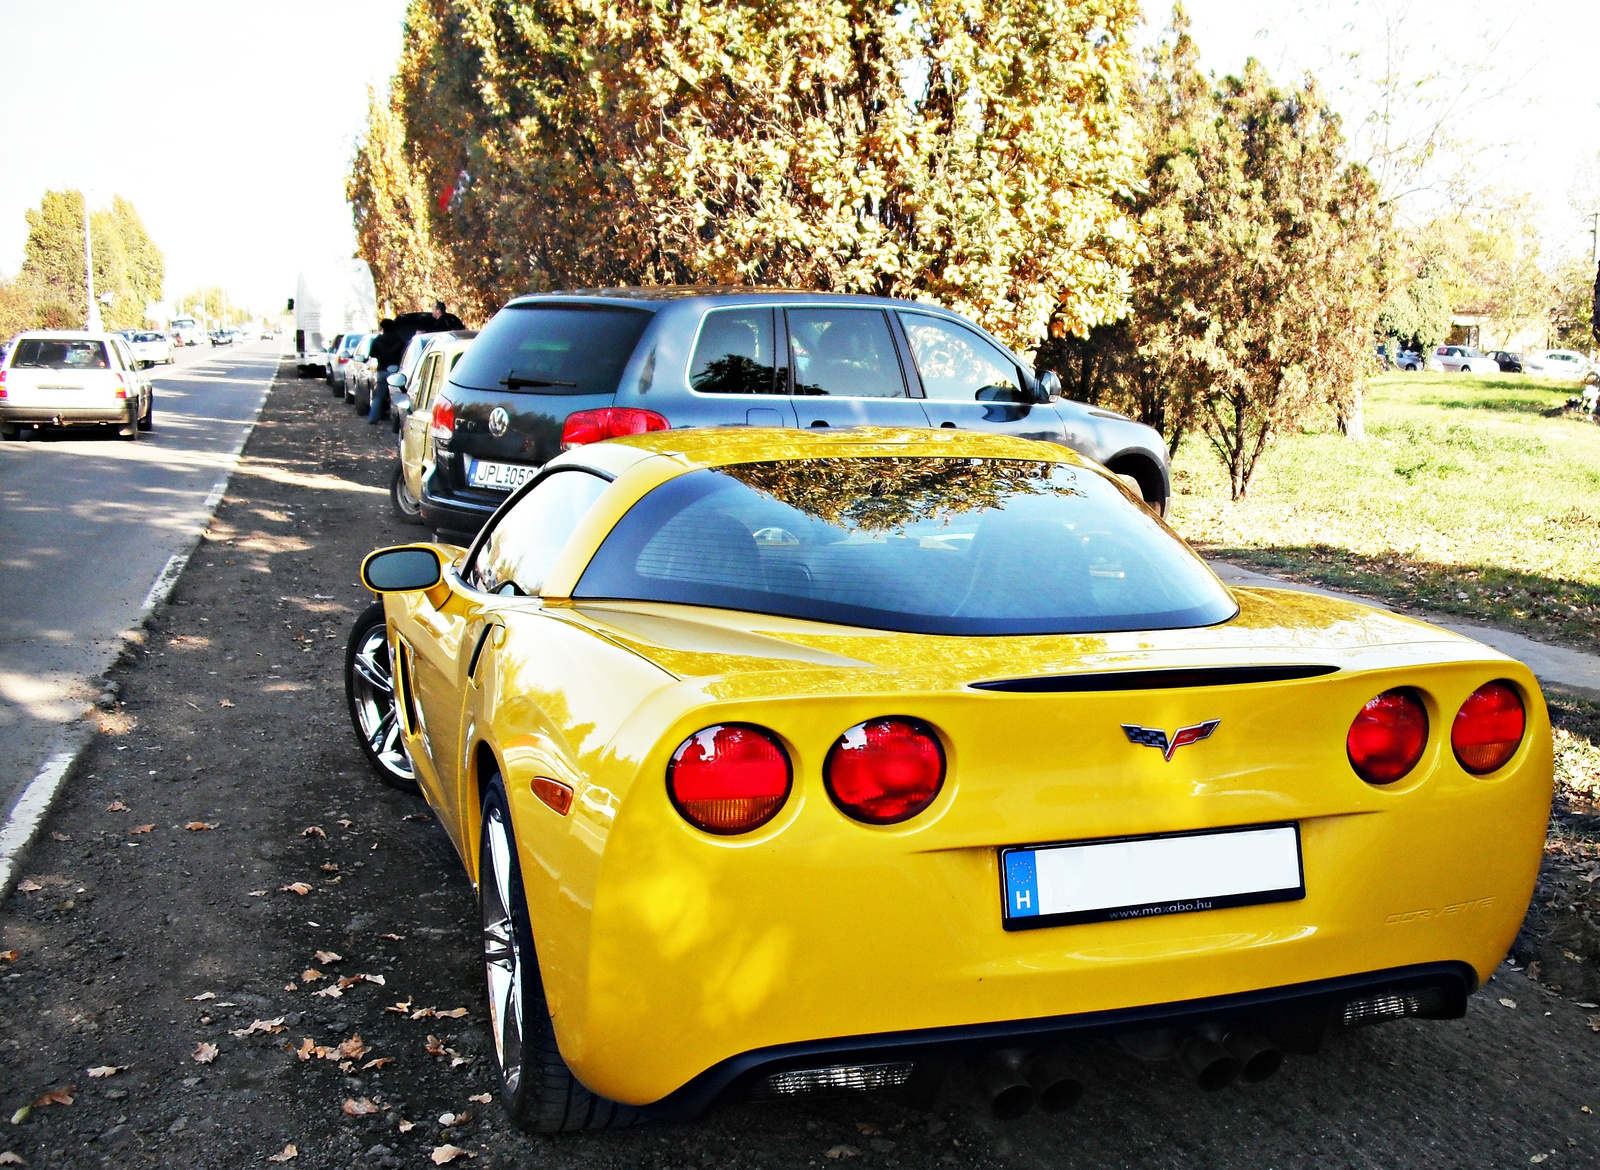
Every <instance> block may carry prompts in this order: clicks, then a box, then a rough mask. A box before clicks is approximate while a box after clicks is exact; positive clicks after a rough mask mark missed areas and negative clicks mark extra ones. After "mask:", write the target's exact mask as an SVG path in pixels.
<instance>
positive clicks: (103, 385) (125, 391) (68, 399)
mask: <svg viewBox="0 0 1600 1170" xmlns="http://www.w3.org/2000/svg"><path fill="white" fill-rule="evenodd" d="M41 425H44V426H79V425H89V426H114V427H116V428H118V429H117V433H118V434H119V435H121V436H122V437H123V438H124V439H138V437H139V432H140V431H148V430H150V429H151V428H152V427H153V426H154V425H155V392H154V390H153V389H152V388H151V385H150V380H149V379H148V378H146V377H145V376H144V375H143V374H141V373H139V371H138V368H137V363H136V362H135V361H134V358H133V351H132V350H131V349H130V348H129V347H128V342H127V339H125V338H124V337H122V336H121V335H120V334H116V333H88V332H83V331H79V330H46V329H41V330H36V331H32V332H28V333H22V334H19V335H18V336H17V338H16V342H15V344H14V345H13V347H12V350H11V352H10V353H9V354H7V355H6V359H5V364H4V365H3V366H0V439H14V438H16V437H17V434H18V432H19V430H20V428H22V427H24V426H29V427H35V428H37V427H39V426H41Z"/></svg>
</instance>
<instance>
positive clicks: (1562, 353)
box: [1522, 349, 1594, 381]
mask: <svg viewBox="0 0 1600 1170" xmlns="http://www.w3.org/2000/svg"><path fill="white" fill-rule="evenodd" d="M1592 369H1594V363H1593V362H1591V361H1590V360H1589V359H1588V358H1586V357H1584V356H1583V355H1582V354H1581V353H1579V352H1577V351H1576V350H1572V349H1536V350H1534V351H1533V352H1532V353H1525V354H1523V355H1522V370H1523V372H1524V373H1527V374H1539V375H1540V376H1542V377H1545V378H1570V379H1572V380H1573V381H1576V380H1578V379H1579V378H1582V377H1584V376H1585V375H1586V374H1588V373H1589V371H1590V370H1592Z"/></svg>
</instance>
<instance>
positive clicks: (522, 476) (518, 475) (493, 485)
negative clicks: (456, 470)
mask: <svg viewBox="0 0 1600 1170" xmlns="http://www.w3.org/2000/svg"><path fill="white" fill-rule="evenodd" d="M538 474H539V469H538V468H537V467H531V466H529V465H528V464H526V463H491V462H490V461H489V460H487V459H471V458H469V459H468V460H467V483H468V485H469V486H471V487H475V488H488V489H490V490H491V491H497V492H514V491H516V490H517V489H518V488H519V487H521V486H522V485H523V484H525V483H527V482H528V481H529V480H530V479H532V478H533V477H534V476H536V475H538Z"/></svg>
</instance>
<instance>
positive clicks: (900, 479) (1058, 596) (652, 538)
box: [573, 457, 1236, 634]
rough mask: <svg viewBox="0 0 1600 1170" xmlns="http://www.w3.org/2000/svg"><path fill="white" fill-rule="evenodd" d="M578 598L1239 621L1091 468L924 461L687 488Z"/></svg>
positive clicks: (1085, 625) (1190, 561) (628, 536)
mask: <svg viewBox="0 0 1600 1170" xmlns="http://www.w3.org/2000/svg"><path fill="white" fill-rule="evenodd" d="M573 596H574V597H577V598H584V599H594V600H598V599H617V600H630V601H665V602H678V603H681V604H685V605H704V606H713V607H717V608H721V609H734V610H743V611H747V612H753V613H767V614H776V615H781V616H784V617H794V618H807V619H812V620H816V621H825V622H834V623H839V624H843V625H852V626H866V627H870V628H874V629H884V630H900V631H907V632H912V633H928V634H1067V633H1090V632H1099V631H1108V630H1143V629H1173V628H1182V627H1191V626H1203V625H1212V624H1214V623H1216V622H1220V621H1225V620H1226V619H1228V618H1230V617H1232V616H1233V614H1234V613H1235V612H1236V607H1235V606H1234V604H1233V599H1232V598H1231V597H1230V596H1229V594H1228V592H1227V591H1226V590H1225V589H1224V588H1223V587H1222V585H1221V584H1220V583H1219V582H1218V581H1217V579H1216V578H1215V577H1214V576H1213V575H1212V574H1211V572H1210V571H1209V570H1208V569H1207V568H1206V567H1205V565H1204V564H1203V563H1202V562H1201V561H1200V559H1199V558H1198V557H1196V556H1195V555H1194V554H1193V553H1192V552H1190V551H1189V549H1188V548H1187V547H1186V546H1184V545H1183V544H1182V543H1181V542H1180V541H1179V540H1178V539H1177V538H1176V537H1174V536H1173V535H1172V534H1171V533H1170V532H1169V531H1167V529H1166V528H1164V527H1163V526H1162V525H1161V523H1160V522H1159V521H1158V520H1156V519H1155V517H1153V516H1152V515H1151V514H1150V513H1149V512H1147V511H1146V510H1145V509H1144V508H1142V507H1141V506H1139V505H1138V504H1136V503H1134V502H1133V501H1132V500H1131V499H1129V498H1128V497H1127V496H1126V495H1124V494H1123V492H1122V491H1121V490H1120V489H1119V488H1118V487H1116V486H1114V485H1113V484H1112V483H1111V482H1110V481H1108V480H1107V479H1105V478H1103V477H1102V476H1100V475H1099V474H1097V473H1095V472H1093V471H1090V470H1088V469H1087V468H1081V467H1074V466H1072V465H1069V464H1061V463H1049V462H1033V461H1026V460H1000V459H942V458H923V457H914V458H866V459H812V460H794V461H784V462H771V463H747V464H739V465H735V466H731V467H723V468H717V469H714V470H712V469H706V470H700V471H694V472H690V473H688V474H687V475H682V476H678V477H677V478H675V479H672V480H669V481H668V482H667V483H664V484H662V485H661V486H660V487H658V488H655V489H654V490H653V491H651V492H650V493H649V494H647V495H646V496H644V497H643V498H642V499H641V500H639V501H638V502H637V503H636V504H634V506H633V507H632V508H631V509H629V511H628V513H627V514H626V515H625V516H624V517H623V518H622V519H621V520H620V521H618V523H617V525H616V526H615V527H614V528H613V529H612V531H611V533H610V535H608V536H607V537H606V539H605V541H604V543H602V545H601V546H600V548H599V550H598V551H597V552H596V553H595V555H594V557H593V558H592V559H591V560H590V562H589V565H588V567H587V568H586V569H585V570H584V573H583V576H582V577H581V578H580V579H579V581H578V585H577V588H576V589H575V590H574V591H573Z"/></svg>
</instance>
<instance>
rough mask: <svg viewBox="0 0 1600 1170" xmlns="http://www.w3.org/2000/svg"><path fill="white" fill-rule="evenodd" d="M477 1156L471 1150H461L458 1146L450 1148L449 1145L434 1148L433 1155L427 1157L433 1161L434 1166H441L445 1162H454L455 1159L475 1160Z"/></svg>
mask: <svg viewBox="0 0 1600 1170" xmlns="http://www.w3.org/2000/svg"><path fill="white" fill-rule="evenodd" d="M477 1156H478V1155H476V1154H474V1153H473V1152H472V1151H471V1150H463V1149H462V1148H461V1147H460V1146H452V1145H450V1144H449V1143H446V1144H444V1145H442V1146H434V1147H433V1153H432V1154H430V1155H429V1157H431V1158H432V1159H433V1164H434V1165H435V1166H443V1165H444V1164H445V1163H446V1162H454V1161H455V1160H456V1159H457V1158H476V1157H477Z"/></svg>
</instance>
